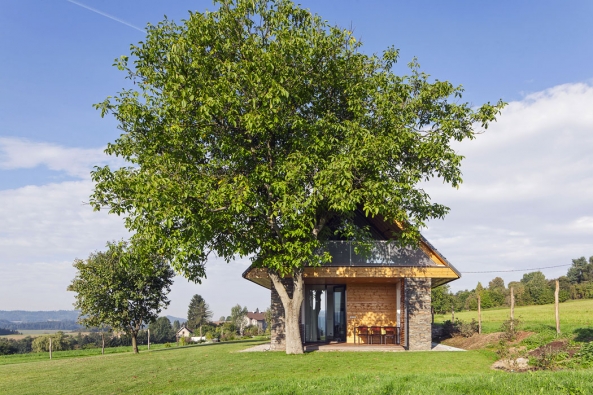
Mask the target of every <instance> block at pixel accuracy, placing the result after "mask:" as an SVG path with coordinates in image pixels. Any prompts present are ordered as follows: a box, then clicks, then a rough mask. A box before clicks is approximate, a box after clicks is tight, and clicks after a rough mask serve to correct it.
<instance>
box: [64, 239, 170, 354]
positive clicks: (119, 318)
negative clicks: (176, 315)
mask: <svg viewBox="0 0 593 395" xmlns="http://www.w3.org/2000/svg"><path fill="white" fill-rule="evenodd" d="M73 266H74V267H75V268H76V269H77V270H78V272H77V274H76V277H75V278H74V280H72V284H70V285H69V286H68V291H73V292H76V302H75V303H74V306H75V307H76V308H77V309H78V310H80V316H79V318H78V322H80V323H81V324H83V325H85V326H86V327H98V326H101V325H108V326H110V327H111V328H113V329H114V330H119V331H123V332H124V333H126V334H127V335H129V336H130V337H131V340H132V348H133V349H134V353H138V344H137V336H138V332H139V331H140V329H142V327H143V325H144V323H145V322H153V321H154V320H155V319H156V318H157V317H158V314H159V313H160V312H161V309H162V308H163V307H165V306H168V305H169V300H168V299H167V294H168V293H169V292H170V290H171V284H173V276H174V274H175V273H174V272H173V270H171V268H170V267H169V265H168V264H167V263H166V262H164V261H163V260H162V259H161V258H160V257H158V256H157V255H154V254H152V255H147V254H146V253H144V252H139V250H136V249H135V248H134V247H133V246H130V245H128V243H126V242H123V241H122V242H119V243H116V242H111V243H107V251H105V252H95V253H92V254H91V255H90V256H89V257H88V258H87V259H86V260H81V259H77V260H75V261H74V264H73Z"/></svg>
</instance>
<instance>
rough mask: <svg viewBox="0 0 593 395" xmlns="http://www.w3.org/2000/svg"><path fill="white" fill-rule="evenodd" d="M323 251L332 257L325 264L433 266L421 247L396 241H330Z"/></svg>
mask: <svg viewBox="0 0 593 395" xmlns="http://www.w3.org/2000/svg"><path fill="white" fill-rule="evenodd" d="M322 251H327V252H329V254H330V255H331V257H332V261H331V262H330V263H327V264H325V265H324V266H433V265H434V264H433V263H432V261H431V260H430V258H429V257H428V256H427V255H426V254H425V253H424V252H423V251H422V250H421V249H419V248H411V247H400V246H398V245H397V244H396V243H394V242H389V241H380V240H377V241H372V242H365V243H358V242H352V241H328V242H326V243H325V244H324V247H323V249H322Z"/></svg>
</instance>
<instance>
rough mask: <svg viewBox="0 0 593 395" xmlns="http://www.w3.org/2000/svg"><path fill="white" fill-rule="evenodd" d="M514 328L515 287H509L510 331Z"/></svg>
mask: <svg viewBox="0 0 593 395" xmlns="http://www.w3.org/2000/svg"><path fill="white" fill-rule="evenodd" d="M514 329H515V289H514V287H511V331H513V330H514Z"/></svg>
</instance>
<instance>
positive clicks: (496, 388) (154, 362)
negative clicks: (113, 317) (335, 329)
mask: <svg viewBox="0 0 593 395" xmlns="http://www.w3.org/2000/svg"><path fill="white" fill-rule="evenodd" d="M508 313H509V312H508V309H492V310H485V311H483V323H484V329H485V331H486V332H494V331H498V329H499V327H500V324H501V323H502V322H503V321H504V320H505V319H507V317H508ZM592 313H593V301H592V300H584V301H574V302H567V303H563V304H561V305H560V316H561V322H562V330H563V333H565V334H566V336H567V337H572V336H574V335H579V334H580V333H589V334H593V327H592V326H591V322H593V314H592ZM455 315H456V317H457V318H461V319H463V320H467V321H470V320H471V319H472V318H477V312H461V313H456V314H455ZM515 316H516V317H519V318H521V319H522V321H523V322H524V329H526V330H530V331H535V332H538V334H537V335H535V337H538V336H539V337H540V339H539V341H541V342H545V341H548V340H549V339H547V338H546V337H547V336H548V335H549V334H550V333H552V330H553V328H554V311H553V306H551V305H546V306H527V307H517V308H516V310H515ZM435 318H436V320H437V322H438V321H443V320H445V319H449V318H450V316H437V317H435ZM552 337H554V335H552ZM577 337H578V336H577ZM259 343H261V341H242V342H236V343H222V344H214V345H198V346H190V347H183V348H176V347H173V348H163V346H162V345H154V346H151V351H150V352H148V351H146V347H142V348H141V350H142V351H141V353H140V354H139V355H134V354H132V353H131V352H129V351H130V349H131V348H129V347H119V348H108V349H106V353H107V354H106V355H104V356H102V355H100V350H99V349H91V350H76V351H64V352H56V353H54V359H53V360H51V361H50V360H48V356H47V353H42V354H26V355H10V356H4V357H0V394H40V393H43V394H76V393H85V394H128V393H129V394H161V393H163V394H180V395H181V394H184V395H186V394H187V395H189V394H245V393H248V394H251V393H253V394H256V393H257V394H311V393H313V394H437V393H438V394H444V395H448V394H542V393H546V394H549V393H553V394H591V393H593V380H591V378H592V377H593V369H579V370H566V371H555V372H554V371H539V372H528V373H520V374H517V373H506V372H501V371H493V370H492V369H491V368H490V366H491V365H492V363H493V362H494V361H495V360H496V359H497V356H496V354H495V353H494V352H492V351H489V350H479V351H467V352H400V353H375V352H364V353H352V352H333V353H322V352H313V353H308V354H305V355H299V356H287V355H285V354H284V353H282V352H261V353H239V352H238V351H239V350H241V349H244V348H246V347H251V346H253V345H255V344H259ZM157 347H161V348H160V349H157Z"/></svg>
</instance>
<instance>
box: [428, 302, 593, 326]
mask: <svg viewBox="0 0 593 395" xmlns="http://www.w3.org/2000/svg"><path fill="white" fill-rule="evenodd" d="M559 310H560V329H561V331H562V332H564V333H567V334H568V333H570V334H572V333H575V331H576V332H577V333H578V332H581V331H583V330H585V331H586V330H587V329H588V328H593V299H585V300H573V301H568V302H564V303H560V306H559ZM509 315H510V309H509V308H508V307H505V308H496V309H488V310H482V328H483V331H484V332H485V333H490V332H498V331H500V326H501V324H502V322H503V321H505V320H507V319H509ZM455 318H459V319H461V320H464V321H471V319H472V318H474V319H476V320H477V319H478V312H477V311H462V312H455ZM515 318H519V319H520V320H521V321H522V322H523V326H522V328H523V329H524V330H527V331H533V332H541V331H545V330H554V331H555V330H556V329H555V328H556V321H555V318H554V305H553V304H548V305H541V306H521V307H515ZM450 319H451V314H445V315H436V316H435V322H443V321H445V320H450Z"/></svg>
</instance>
